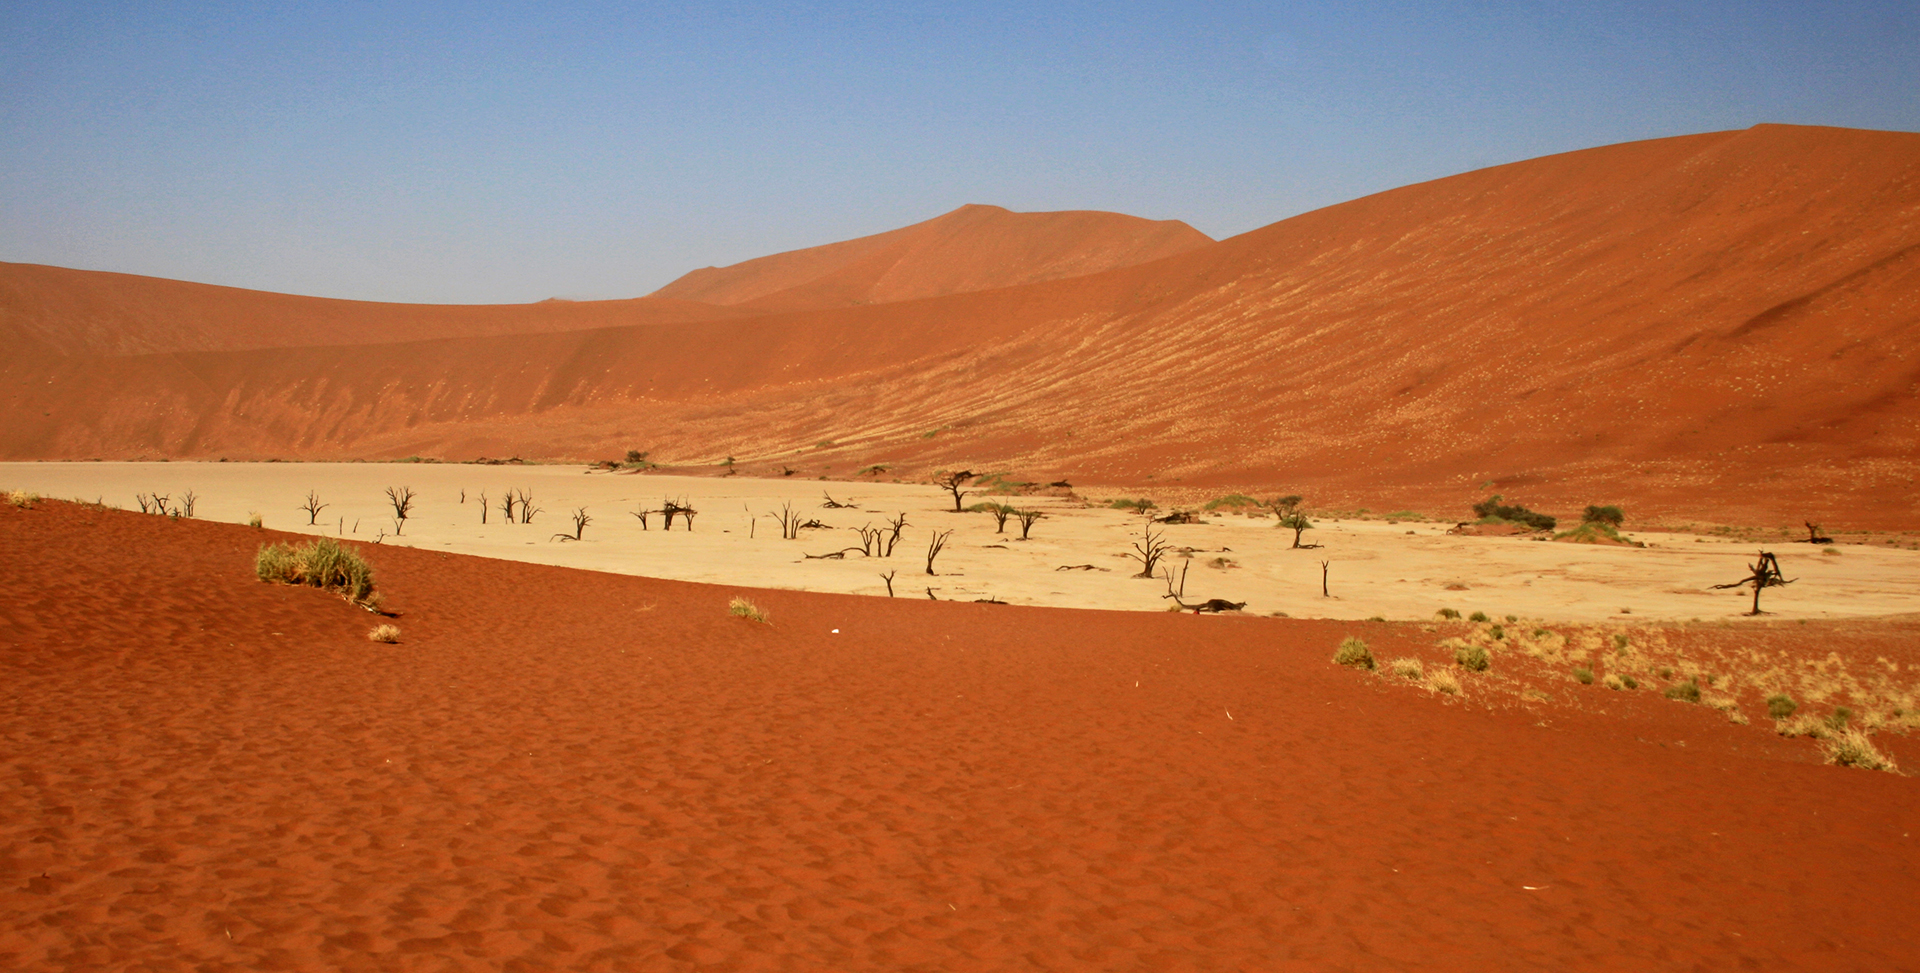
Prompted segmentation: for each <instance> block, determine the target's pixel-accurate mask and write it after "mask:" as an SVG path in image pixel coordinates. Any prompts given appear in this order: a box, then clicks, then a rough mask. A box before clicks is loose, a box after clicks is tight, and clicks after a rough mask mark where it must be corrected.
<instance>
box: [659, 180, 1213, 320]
mask: <svg viewBox="0 0 1920 973" xmlns="http://www.w3.org/2000/svg"><path fill="white" fill-rule="evenodd" d="M1212 243H1213V240H1212V239H1211V238H1209V237H1208V236H1207V235H1206V234H1204V233H1201V232H1200V231H1199V230H1196V229H1194V228H1193V227H1191V226H1188V225H1186V224H1185V223H1182V222H1180V221H1179V220H1160V221H1152V220H1143V219H1140V218H1139V217H1136V216H1124V215H1121V214H1119V213H1100V212H1089V211H1084V210H1083V211H1069V212H1060V213H1014V212H1009V211H1008V210H1005V209H1002V208H1000V207H998V206H979V205H969V206H962V207H960V208H959V209H957V210H954V211H953V212H951V213H947V214H945V215H943V216H938V217H935V218H933V219H931V220H927V221H926V222H924V223H915V224H914V225H912V226H906V227H901V228H900V229H898V230H890V231H888V232H886V233H877V234H874V235H873V236H867V237H860V238H859V239H856V240H846V241H843V242H840V243H830V244H827V245H826V246H820V247H810V248H808V249H805V250H794V251H790V252H788V253H777V254H774V255H773V256H770V257H759V258H757V259H754V260H748V261H745V262H742V263H737V264H734V265H733V266H731V267H707V268H704V269H701V270H696V271H693V272H692V273H690V274H687V275H686V276H684V277H681V278H680V279H679V280H676V281H674V282H673V283H671V284H668V285H667V286H665V287H662V288H661V289H659V290H658V291H655V292H654V293H653V296H654V297H673V298H681V299H684V300H689V301H705V302H707V303H709V304H737V305H742V306H746V307H753V308H759V309H762V310H769V311H796V310H813V309H816V308H836V307H849V306H852V305H856V304H883V303H887V302H891V301H907V300H913V299H915V298H921V297H939V296H941V295H944V294H959V293H964V292H967V291H983V290H992V289H994V288H998V287H1012V286H1015V285H1018V284H1031V283H1035V282H1037V281H1043V280H1057V279H1060V278H1063V277H1082V276H1085V275H1087V274H1091V273H1096V272H1099V271H1102V270H1112V269H1114V268H1116V267H1128V266H1132V265H1134V264H1141V263H1146V262H1148V261H1151V260H1158V259H1160V258H1161V257H1171V256H1173V255H1174V254H1177V253H1186V252H1188V251H1190V250H1199V249H1204V248H1206V247H1208V246H1210V245H1211V244H1212Z"/></svg>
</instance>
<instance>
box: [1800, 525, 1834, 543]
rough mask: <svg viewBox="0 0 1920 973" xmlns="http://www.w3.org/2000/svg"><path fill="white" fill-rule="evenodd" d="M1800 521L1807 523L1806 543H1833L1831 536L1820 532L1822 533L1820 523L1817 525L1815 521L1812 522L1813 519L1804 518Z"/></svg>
mask: <svg viewBox="0 0 1920 973" xmlns="http://www.w3.org/2000/svg"><path fill="white" fill-rule="evenodd" d="M1802 523H1804V524H1806V525H1807V543H1809V544H1831V543H1833V538H1831V537H1828V536H1827V535H1825V534H1822V533H1820V525H1819V524H1816V523H1814V522H1813V521H1811V520H1806V521H1802Z"/></svg>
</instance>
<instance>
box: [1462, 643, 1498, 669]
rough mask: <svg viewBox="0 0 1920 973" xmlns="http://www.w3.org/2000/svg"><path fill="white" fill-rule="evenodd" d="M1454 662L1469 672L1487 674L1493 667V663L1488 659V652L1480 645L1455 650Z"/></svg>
mask: <svg viewBox="0 0 1920 973" xmlns="http://www.w3.org/2000/svg"><path fill="white" fill-rule="evenodd" d="M1453 662H1454V664H1455V665H1457V666H1459V667H1460V668H1462V669H1465V670H1467V671H1468V672H1485V671H1487V668H1488V667H1489V666H1491V665H1493V661H1492V660H1491V659H1489V658H1487V650H1486V649H1485V648H1484V647H1482V646H1478V645H1463V646H1461V647H1459V648H1457V649H1454V650H1453Z"/></svg>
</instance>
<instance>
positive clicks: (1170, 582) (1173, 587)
mask: <svg viewBox="0 0 1920 973" xmlns="http://www.w3.org/2000/svg"><path fill="white" fill-rule="evenodd" d="M1192 566H1193V562H1191V561H1188V562H1186V563H1185V564H1182V565H1180V574H1179V575H1178V576H1177V577H1176V576H1175V575H1174V573H1173V569H1172V568H1163V569H1162V570H1161V577H1162V578H1164V579H1165V580H1166V582H1167V593H1166V594H1164V595H1161V596H1160V597H1162V598H1171V599H1173V603H1174V604H1175V605H1178V606H1180V609H1181V610H1182V611H1190V612H1192V613H1194V614H1195V615H1198V614H1200V613H1202V612H1214V613H1218V612H1237V611H1239V610H1240V609H1242V608H1245V607H1247V603H1246V602H1244V601H1228V600H1226V599H1225V598H1208V599H1207V600H1206V601H1199V602H1194V603H1192V604H1188V603H1187V602H1185V601H1182V600H1181V599H1183V598H1185V597H1186V596H1187V569H1188V568H1190V567H1192Z"/></svg>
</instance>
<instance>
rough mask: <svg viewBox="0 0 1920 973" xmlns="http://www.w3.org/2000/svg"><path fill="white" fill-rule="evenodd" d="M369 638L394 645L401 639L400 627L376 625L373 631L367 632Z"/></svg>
mask: <svg viewBox="0 0 1920 973" xmlns="http://www.w3.org/2000/svg"><path fill="white" fill-rule="evenodd" d="M367 638H369V639H371V640H373V641H375V642H385V643H387V644H388V645H392V644H394V643H395V642H398V641H400V628H399V627H398V626H396V625H375V626H374V627H373V631H371V632H368V633H367Z"/></svg>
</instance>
